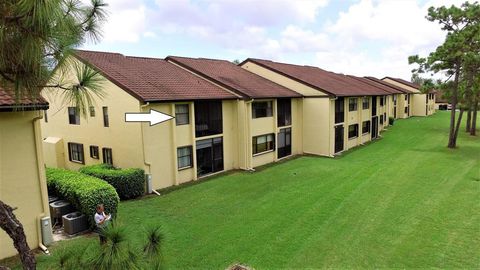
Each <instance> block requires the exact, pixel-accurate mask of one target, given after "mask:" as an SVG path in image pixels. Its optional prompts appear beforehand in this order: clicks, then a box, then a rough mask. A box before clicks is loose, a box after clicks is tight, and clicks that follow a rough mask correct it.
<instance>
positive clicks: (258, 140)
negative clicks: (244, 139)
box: [252, 134, 275, 155]
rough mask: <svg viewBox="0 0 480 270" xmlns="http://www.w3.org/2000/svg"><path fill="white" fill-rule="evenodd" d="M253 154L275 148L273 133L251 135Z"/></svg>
mask: <svg viewBox="0 0 480 270" xmlns="http://www.w3.org/2000/svg"><path fill="white" fill-rule="evenodd" d="M252 143H253V151H252V152H253V154H254V155H255V154H260V153H263V152H267V151H272V150H274V149H275V135H274V134H266V135H260V136H256V137H253V139H252Z"/></svg>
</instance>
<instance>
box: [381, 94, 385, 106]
mask: <svg viewBox="0 0 480 270" xmlns="http://www.w3.org/2000/svg"><path fill="white" fill-rule="evenodd" d="M383 104H385V97H384V96H381V97H380V106H383Z"/></svg>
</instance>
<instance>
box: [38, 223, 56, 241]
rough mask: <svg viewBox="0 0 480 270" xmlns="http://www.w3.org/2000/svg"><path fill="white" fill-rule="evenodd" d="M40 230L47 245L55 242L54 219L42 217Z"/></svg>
mask: <svg viewBox="0 0 480 270" xmlns="http://www.w3.org/2000/svg"><path fill="white" fill-rule="evenodd" d="M40 230H41V232H42V243H43V244H44V245H46V246H48V245H50V244H51V243H52V242H53V234H52V221H51V220H50V217H43V218H41V219H40Z"/></svg>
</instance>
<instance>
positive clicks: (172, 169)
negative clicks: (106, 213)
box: [42, 51, 302, 189]
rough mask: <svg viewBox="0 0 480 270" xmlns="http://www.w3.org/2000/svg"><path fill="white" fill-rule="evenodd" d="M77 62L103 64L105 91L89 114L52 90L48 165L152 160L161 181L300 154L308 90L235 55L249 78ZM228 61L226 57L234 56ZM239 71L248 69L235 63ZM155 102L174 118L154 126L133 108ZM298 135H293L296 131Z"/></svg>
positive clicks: (158, 184)
mask: <svg viewBox="0 0 480 270" xmlns="http://www.w3.org/2000/svg"><path fill="white" fill-rule="evenodd" d="M75 57H76V59H77V60H76V61H75V62H76V63H77V64H79V65H81V64H86V65H89V66H91V67H93V68H94V69H96V70H98V71H99V72H100V73H101V75H102V76H103V77H104V78H105V80H104V83H103V85H102V88H103V89H104V92H105V94H106V96H105V97H104V98H98V97H95V106H92V107H91V108H89V111H88V113H87V115H81V114H80V113H79V112H78V110H76V108H74V107H72V106H71V105H68V104H64V100H63V98H62V97H61V96H59V95H57V94H55V93H54V92H53V91H51V90H44V92H43V93H42V95H43V96H44V97H45V99H47V100H48V101H49V102H50V103H51V105H50V109H49V110H48V111H47V113H46V116H47V117H46V118H45V120H44V121H43V123H42V128H43V129H44V147H45V159H46V164H47V166H53V167H65V168H68V169H73V170H76V169H78V168H79V167H81V166H84V165H91V164H97V163H110V164H112V165H114V166H117V167H123V168H126V167H138V168H144V169H145V171H146V173H147V174H148V175H150V176H151V178H152V184H153V188H155V189H159V188H164V187H168V186H172V185H178V184H181V183H184V182H188V181H191V180H196V179H198V178H200V177H204V176H207V175H212V174H215V173H219V172H223V171H227V170H232V169H252V168H254V167H257V166H260V165H263V164H266V163H269V162H273V161H276V160H279V159H281V158H285V157H287V156H290V155H293V154H297V153H301V152H302V148H301V141H300V140H298V139H295V138H301V137H302V136H301V135H295V134H296V133H298V132H300V134H301V129H300V128H299V127H300V126H301V116H300V115H299V113H298V107H299V106H300V105H298V103H299V102H300V101H297V100H300V99H299V98H300V97H301V95H299V94H298V93H296V92H294V91H291V90H289V89H287V88H285V87H282V86H280V85H277V84H275V83H273V82H271V81H268V80H266V79H264V78H262V77H260V76H257V75H254V74H251V73H249V72H247V71H244V70H243V69H241V68H239V67H237V66H236V65H233V64H231V63H228V62H224V64H225V65H224V66H222V68H227V67H229V68H230V72H232V74H231V75H232V76H233V77H231V79H232V80H236V81H235V82H234V83H232V84H235V83H238V84H239V85H242V86H241V87H232V86H231V85H228V84H226V83H225V82H220V81H218V82H217V81H213V80H208V79H206V78H204V77H202V76H199V75H198V74H195V73H193V72H191V71H188V70H186V69H185V68H183V67H180V66H179V65H178V64H174V63H172V62H171V60H169V61H166V60H163V59H155V58H142V57H129V56H124V55H121V54H116V53H103V52H91V51H77V52H76V56H75ZM227 64H228V65H227ZM238 71H240V73H238V75H237V72H238ZM151 109H154V110H157V111H159V112H162V113H166V114H169V115H172V116H174V117H175V119H174V120H171V121H168V122H165V123H161V124H159V125H155V126H150V125H149V124H148V123H126V122H125V113H138V112H149V111H150V110H151ZM292 138H293V139H292Z"/></svg>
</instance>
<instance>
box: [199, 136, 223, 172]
mask: <svg viewBox="0 0 480 270" xmlns="http://www.w3.org/2000/svg"><path fill="white" fill-rule="evenodd" d="M196 151H197V175H198V176H203V175H207V174H210V173H214V172H219V171H223V138H222V137H218V138H212V139H206V140H200V141H197V144H196Z"/></svg>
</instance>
